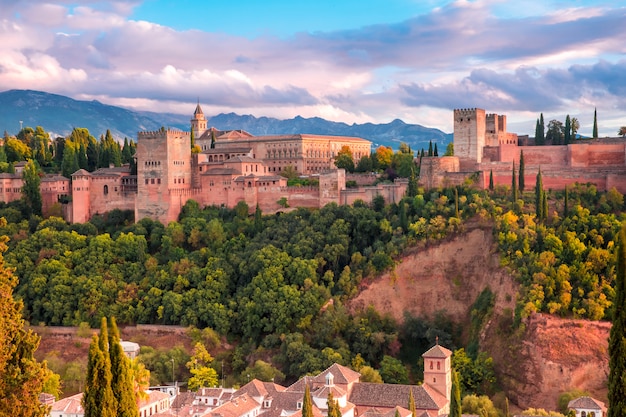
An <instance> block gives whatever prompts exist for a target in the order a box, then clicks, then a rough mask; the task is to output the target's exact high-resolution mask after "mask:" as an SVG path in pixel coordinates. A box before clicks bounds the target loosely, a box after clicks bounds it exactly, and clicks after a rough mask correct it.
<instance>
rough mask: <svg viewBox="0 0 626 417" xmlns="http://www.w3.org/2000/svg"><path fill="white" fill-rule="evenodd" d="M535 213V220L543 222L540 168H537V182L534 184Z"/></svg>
mask: <svg viewBox="0 0 626 417" xmlns="http://www.w3.org/2000/svg"><path fill="white" fill-rule="evenodd" d="M535 211H536V214H537V220H538V221H541V220H543V218H544V213H543V180H542V178H541V168H539V171H538V172H537V180H536V182H535Z"/></svg>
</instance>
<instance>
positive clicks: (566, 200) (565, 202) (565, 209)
mask: <svg viewBox="0 0 626 417" xmlns="http://www.w3.org/2000/svg"><path fill="white" fill-rule="evenodd" d="M568 205H569V191H568V190H567V185H566V186H565V198H564V199H563V217H567V216H569V208H568Z"/></svg>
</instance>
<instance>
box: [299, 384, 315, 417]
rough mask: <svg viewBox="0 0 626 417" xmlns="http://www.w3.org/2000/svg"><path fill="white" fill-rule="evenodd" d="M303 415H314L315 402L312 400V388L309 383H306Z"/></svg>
mask: <svg viewBox="0 0 626 417" xmlns="http://www.w3.org/2000/svg"><path fill="white" fill-rule="evenodd" d="M302 417H313V402H312V400H311V389H310V388H309V384H306V385H305V388H304V398H303V399H302Z"/></svg>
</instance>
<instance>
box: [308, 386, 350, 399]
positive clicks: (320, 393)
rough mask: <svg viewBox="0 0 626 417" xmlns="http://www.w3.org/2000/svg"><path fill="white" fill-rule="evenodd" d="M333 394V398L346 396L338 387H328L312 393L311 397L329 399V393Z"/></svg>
mask: <svg viewBox="0 0 626 417" xmlns="http://www.w3.org/2000/svg"><path fill="white" fill-rule="evenodd" d="M329 392H332V393H333V398H339V397H343V396H344V395H346V392H345V391H344V390H342V389H341V388H339V387H337V386H332V387H327V386H323V387H320V388H318V389H316V390H315V392H312V393H311V395H312V396H313V397H317V398H328V393H329Z"/></svg>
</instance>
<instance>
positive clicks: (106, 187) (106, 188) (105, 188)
mask: <svg viewBox="0 0 626 417" xmlns="http://www.w3.org/2000/svg"><path fill="white" fill-rule="evenodd" d="M107 194H109V186H108V185H105V186H104V195H107Z"/></svg>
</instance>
